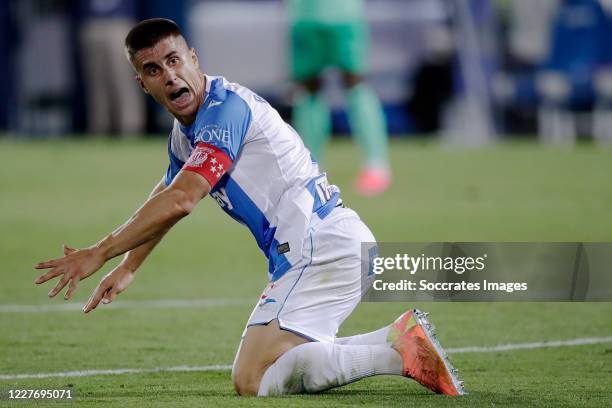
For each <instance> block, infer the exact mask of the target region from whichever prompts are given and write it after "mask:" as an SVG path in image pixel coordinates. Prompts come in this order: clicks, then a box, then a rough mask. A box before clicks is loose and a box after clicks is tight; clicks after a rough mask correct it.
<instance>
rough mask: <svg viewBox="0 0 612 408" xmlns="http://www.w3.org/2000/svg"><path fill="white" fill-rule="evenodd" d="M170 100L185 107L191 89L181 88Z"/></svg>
mask: <svg viewBox="0 0 612 408" xmlns="http://www.w3.org/2000/svg"><path fill="white" fill-rule="evenodd" d="M170 100H171V101H172V102H173V103H175V104H176V105H183V104H185V103H186V102H188V101H189V89H187V88H186V87H183V88H179V89H177V90H176V91H174V92H172V93H171V94H170Z"/></svg>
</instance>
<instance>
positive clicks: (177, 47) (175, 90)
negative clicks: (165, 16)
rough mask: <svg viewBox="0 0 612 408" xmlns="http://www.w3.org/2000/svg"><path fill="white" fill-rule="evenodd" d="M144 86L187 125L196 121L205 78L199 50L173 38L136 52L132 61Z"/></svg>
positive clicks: (182, 40) (181, 39) (202, 96)
mask: <svg viewBox="0 0 612 408" xmlns="http://www.w3.org/2000/svg"><path fill="white" fill-rule="evenodd" d="M131 62H132V65H133V66H134V68H135V69H136V72H137V76H136V79H137V80H138V82H139V84H140V86H141V87H142V89H144V91H145V92H146V93H149V94H151V96H152V97H153V98H154V99H155V100H156V101H157V102H158V103H160V104H161V105H162V106H164V107H165V108H166V109H167V110H168V111H169V112H170V113H171V114H172V115H173V116H174V117H175V118H177V119H178V120H179V122H181V123H182V124H183V125H190V124H191V123H193V121H194V120H195V117H196V114H197V112H198V108H199V107H200V105H201V104H202V101H203V98H204V86H205V84H204V78H203V76H202V73H201V72H200V69H199V67H198V57H197V56H196V53H195V50H194V49H193V48H192V49H189V48H188V47H187V44H186V42H185V40H184V39H183V37H180V36H169V37H166V38H164V39H163V40H161V41H159V42H158V43H157V44H155V45H154V46H153V47H150V48H144V49H142V50H139V51H138V52H136V54H135V55H134V57H133V58H132V60H131Z"/></svg>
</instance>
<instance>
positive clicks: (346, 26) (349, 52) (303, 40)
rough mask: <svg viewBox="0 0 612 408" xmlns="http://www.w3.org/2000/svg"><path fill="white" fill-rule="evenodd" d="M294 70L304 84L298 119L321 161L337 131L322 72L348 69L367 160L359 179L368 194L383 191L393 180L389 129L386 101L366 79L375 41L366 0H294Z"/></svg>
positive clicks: (354, 125)
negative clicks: (333, 130)
mask: <svg viewBox="0 0 612 408" xmlns="http://www.w3.org/2000/svg"><path fill="white" fill-rule="evenodd" d="M288 6H289V7H288V8H289V16H290V20H291V58H292V61H291V70H292V75H293V78H294V80H296V81H297V82H298V83H299V85H300V91H299V93H298V95H297V98H296V101H295V106H294V110H293V123H294V126H295V128H296V130H297V131H298V133H299V134H300V135H301V136H302V138H303V139H304V142H305V143H306V145H307V146H308V148H309V149H310V151H311V152H312V153H313V155H314V156H315V158H316V159H317V160H319V161H321V160H323V147H324V144H325V142H326V141H327V139H328V137H329V135H330V132H331V113H330V109H329V107H328V105H327V103H326V101H325V98H324V96H323V92H322V77H321V76H322V73H323V70H324V69H325V68H327V67H336V68H338V69H340V71H341V73H342V82H343V86H344V87H345V90H346V101H347V108H348V109H347V110H348V117H349V123H350V127H351V131H352V133H353V135H355V138H356V140H357V142H358V143H359V145H360V146H361V148H362V150H363V152H364V155H365V163H364V166H363V169H362V171H361V172H360V174H359V175H358V177H357V179H356V180H355V188H356V190H357V192H358V193H360V194H362V195H377V194H380V193H382V192H384V191H385V190H386V189H387V188H389V185H390V183H391V172H390V168H389V158H388V141H387V139H388V135H387V130H386V124H385V118H384V114H383V110H382V106H381V104H380V101H379V99H378V97H377V96H376V94H375V93H374V92H373V91H372V90H371V89H370V88H369V87H368V85H366V84H365V82H364V81H363V73H364V71H365V69H366V59H367V51H368V44H369V31H368V26H367V22H366V19H365V12H364V2H363V0H335V1H324V0H288Z"/></svg>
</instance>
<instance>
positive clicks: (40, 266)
mask: <svg viewBox="0 0 612 408" xmlns="http://www.w3.org/2000/svg"><path fill="white" fill-rule="evenodd" d="M63 259H64V258H57V259H51V260H49V261H45V262H39V263H37V264H36V265H34V269H49V268H55V267H56V266H58V265H60V263H61V262H60V261H62V260H63Z"/></svg>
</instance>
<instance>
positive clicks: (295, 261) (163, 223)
mask: <svg viewBox="0 0 612 408" xmlns="http://www.w3.org/2000/svg"><path fill="white" fill-rule="evenodd" d="M125 49H126V53H127V55H128V59H129V61H130V62H131V64H132V66H133V67H134V69H135V71H136V73H137V75H136V78H137V80H138V83H139V84H140V86H141V87H142V89H143V90H144V91H145V92H146V93H148V94H150V95H151V96H152V97H153V98H154V99H155V100H156V101H157V102H158V103H160V104H161V105H163V106H164V107H165V108H166V109H167V110H168V111H169V112H170V113H171V114H172V115H173V116H174V117H175V118H176V121H175V123H174V128H173V129H172V132H171V134H170V137H169V140H168V156H169V158H170V165H169V166H168V170H167V172H166V174H165V175H164V177H163V178H162V180H161V181H160V182H159V183H158V184H157V186H156V187H155V189H154V190H153V192H152V193H151V195H150V197H149V198H148V200H147V201H146V202H145V203H144V204H143V205H142V206H141V207H140V208H139V209H138V210H137V211H136V212H135V213H134V215H133V216H132V217H131V218H130V219H129V220H127V221H126V222H125V223H124V224H123V225H121V226H120V227H119V228H117V229H116V230H114V231H113V232H111V233H110V234H108V235H107V236H106V237H105V238H103V239H101V240H100V241H98V243H96V244H95V245H92V246H90V247H88V248H83V249H78V250H76V249H73V248H69V247H64V256H63V257H61V258H58V259H55V260H51V261H47V262H41V263H39V264H37V265H35V268H37V269H50V271H48V272H46V273H45V274H43V275H41V276H40V277H39V278H38V279H37V280H36V283H38V284H40V283H43V282H46V281H48V280H50V279H52V278H55V277H60V280H59V282H58V283H57V285H56V286H55V287H54V288H53V289H52V290H51V291H50V292H49V296H51V297H53V296H55V295H56V294H57V293H58V292H59V291H60V290H62V289H63V288H64V287H65V286H66V285H68V290H67V292H66V294H65V296H64V298H65V299H70V298H71V296H72V295H73V293H74V291H75V289H76V288H77V285H78V283H79V281H80V280H81V279H85V278H87V277H88V276H90V275H92V274H93V273H94V272H96V271H97V270H98V269H100V268H101V267H102V266H103V265H104V263H105V262H106V261H108V260H109V259H111V258H114V257H116V256H119V255H121V254H125V256H124V258H123V261H122V262H121V263H120V264H119V265H118V266H117V267H116V268H115V269H113V270H112V271H111V272H110V273H108V274H107V275H106V276H105V277H104V278H103V279H102V280H101V281H100V284H99V285H98V287H97V288H96V289H95V291H94V292H93V294H92V296H91V297H90V299H89V301H88V302H87V304H86V305H85V306H84V308H83V311H84V312H85V313H89V312H91V311H92V310H93V309H95V308H96V307H97V306H98V304H99V303H100V302H102V303H110V302H112V301H113V300H114V299H115V297H116V296H117V294H119V293H121V292H122V291H123V290H124V289H125V288H126V287H127V286H128V285H129V284H130V282H131V281H132V279H133V277H134V273H135V272H136V270H137V269H138V268H139V266H140V265H141V264H142V263H143V261H144V260H145V258H146V257H147V256H148V255H149V253H150V252H151V251H152V250H153V248H154V247H155V245H156V244H157V243H158V242H159V241H160V240H161V239H162V237H163V236H164V234H165V233H166V232H167V231H168V230H169V229H170V228H172V226H173V225H174V224H176V223H177V222H178V221H179V220H180V219H182V218H183V217H185V216H187V215H189V213H190V212H191V210H192V209H193V208H194V207H195V206H196V205H197V204H198V202H199V201H200V200H201V199H202V198H204V197H205V196H206V195H211V196H212V197H213V198H214V199H215V200H216V201H217V203H218V204H219V206H221V208H222V209H223V210H224V211H225V212H227V213H228V214H229V215H230V216H231V217H233V218H235V219H236V220H237V221H239V222H241V223H243V224H244V225H246V226H247V227H248V228H249V229H250V231H251V233H252V234H253V235H254V237H255V239H256V240H257V243H258V245H259V247H260V248H261V250H262V251H263V253H264V254H265V256H266V257H267V258H268V259H269V270H268V272H269V279H270V283H269V284H268V285H267V286H266V288H265V289H264V292H263V294H262V295H261V298H260V301H258V302H257V304H256V305H255V307H254V309H253V312H252V314H251V316H250V318H249V320H248V323H247V325H246V328H245V331H244V334H243V337H242V342H241V344H240V346H239V349H238V352H237V354H236V359H235V362H234V366H233V370H232V379H233V382H234V385H235V388H236V390H237V391H238V393H239V394H240V395H279V394H291V393H308V392H318V391H322V390H326V389H329V388H332V387H337V386H340V385H343V384H347V383H349V382H352V381H355V380H358V379H360V378H363V377H367V376H371V375H376V374H396V375H404V376H406V377H411V378H414V379H415V380H416V381H418V382H420V383H421V384H423V385H425V386H427V387H428V388H430V389H431V390H433V391H435V392H439V393H444V394H449V395H459V394H462V393H463V389H462V386H461V384H460V382H459V381H458V380H457V378H456V375H455V373H454V370H453V369H452V367H451V366H450V363H448V362H447V360H446V358H445V356H444V352H443V351H442V349H441V348H440V346H439V344H438V343H437V342H436V341H435V338H434V337H433V334H432V329H431V327H430V325H429V323H428V322H427V319H426V317H425V315H424V314H423V313H421V312H419V311H417V310H414V311H408V312H406V313H404V314H403V315H402V316H400V318H398V319H397V320H396V321H395V322H394V323H393V324H391V325H389V326H387V327H385V328H383V329H380V330H378V331H375V332H372V333H367V334H362V335H358V336H352V337H347V338H336V337H335V335H336V332H337V329H338V327H339V326H340V325H341V324H342V322H343V321H344V320H345V319H346V317H347V316H348V315H349V314H350V313H351V312H352V310H353V309H354V308H355V306H356V305H357V303H358V302H359V300H360V296H361V288H360V286H361V285H360V280H361V259H360V254H361V243H362V242H374V237H373V236H372V233H371V232H370V231H369V229H368V228H367V227H366V226H365V224H364V223H363V222H362V221H361V220H360V219H359V217H358V216H357V214H356V213H355V212H354V211H352V210H350V209H348V208H345V207H344V206H343V205H342V201H341V199H340V192H339V190H338V188H337V187H335V186H333V185H330V184H328V182H327V179H326V175H325V174H322V173H320V172H319V169H318V166H317V164H316V162H314V161H313V160H312V159H311V156H310V153H309V151H308V150H307V149H306V148H305V147H304V145H303V144H302V142H301V140H300V138H299V137H298V135H297V134H296V133H295V132H294V130H293V129H292V128H291V127H290V126H289V125H287V124H286V123H285V122H283V121H282V119H281V118H280V116H279V115H278V113H277V112H276V111H275V110H274V109H273V108H272V107H271V106H270V105H269V104H268V103H267V102H266V101H265V100H264V99H262V98H261V97H259V96H257V94H255V93H253V92H252V91H250V90H248V89H247V88H244V87H242V86H240V85H238V84H235V83H230V82H228V81H227V80H225V79H224V78H222V77H213V76H209V75H205V74H204V73H202V72H201V71H200V69H199V65H198V57H197V55H196V53H195V50H194V49H193V48H189V47H188V46H187V44H186V42H185V39H184V38H183V36H182V35H181V32H180V31H179V28H178V27H177V26H176V24H175V23H174V22H172V21H170V20H165V19H151V20H145V21H142V22H140V23H139V24H137V25H136V26H135V27H134V28H133V29H132V30H131V31H130V33H129V34H128V36H127V38H126V40H125ZM202 259H203V260H205V258H204V257H203V258H202Z"/></svg>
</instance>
